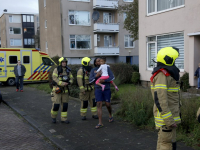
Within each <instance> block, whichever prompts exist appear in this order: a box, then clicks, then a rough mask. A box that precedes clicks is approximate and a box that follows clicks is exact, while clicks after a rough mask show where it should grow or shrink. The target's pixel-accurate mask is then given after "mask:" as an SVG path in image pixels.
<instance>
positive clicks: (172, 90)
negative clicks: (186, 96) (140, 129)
mask: <svg viewBox="0 0 200 150" xmlns="http://www.w3.org/2000/svg"><path fill="white" fill-rule="evenodd" d="M151 92H152V95H153V99H154V107H153V114H154V118H155V125H156V128H157V129H158V128H160V127H162V126H163V125H166V126H171V125H173V124H174V123H176V124H179V123H181V118H180V95H179V94H180V93H179V92H180V85H179V82H177V81H176V80H175V79H174V78H172V77H171V76H170V74H169V73H168V72H167V71H166V70H165V69H161V70H159V71H158V72H157V73H155V74H154V75H153V76H152V77H151Z"/></svg>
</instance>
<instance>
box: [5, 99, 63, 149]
mask: <svg viewBox="0 0 200 150" xmlns="http://www.w3.org/2000/svg"><path fill="white" fill-rule="evenodd" d="M2 101H3V103H4V104H6V105H7V106H9V107H10V108H11V109H12V110H14V111H15V112H16V113H18V114H19V115H20V116H21V117H23V118H24V119H25V120H26V121H27V122H28V123H29V124H30V125H31V126H33V127H34V128H35V129H36V130H38V131H39V132H40V133H41V134H42V135H43V136H44V137H46V138H47V139H49V141H51V142H52V143H53V144H54V145H56V146H57V148H59V149H61V150H63V148H62V146H61V145H60V144H58V143H57V142H55V141H54V140H53V138H52V137H50V136H49V135H50V133H48V132H46V131H44V130H43V128H40V125H39V124H38V123H37V122H36V121H35V120H34V119H32V118H31V117H29V116H28V115H26V113H24V112H22V111H20V110H19V109H17V107H15V106H13V105H12V104H10V103H9V102H6V101H5V100H2ZM48 134H49V135H48Z"/></svg>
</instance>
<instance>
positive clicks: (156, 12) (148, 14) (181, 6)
mask: <svg viewBox="0 0 200 150" xmlns="http://www.w3.org/2000/svg"><path fill="white" fill-rule="evenodd" d="M146 2H147V3H146V4H147V6H146V9H147V16H152V15H155V14H160V13H163V12H167V11H171V10H175V9H180V8H183V7H185V3H184V5H180V6H177V7H173V8H168V9H165V10H161V11H158V8H157V0H155V11H154V12H151V13H149V8H148V6H149V0H146Z"/></svg>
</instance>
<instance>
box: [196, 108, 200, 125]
mask: <svg viewBox="0 0 200 150" xmlns="http://www.w3.org/2000/svg"><path fill="white" fill-rule="evenodd" d="M197 120H198V121H199V123H200V107H199V110H198V111H197Z"/></svg>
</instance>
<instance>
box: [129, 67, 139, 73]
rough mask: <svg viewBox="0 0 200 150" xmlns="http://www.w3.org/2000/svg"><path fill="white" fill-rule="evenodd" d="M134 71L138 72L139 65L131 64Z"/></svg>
mask: <svg viewBox="0 0 200 150" xmlns="http://www.w3.org/2000/svg"><path fill="white" fill-rule="evenodd" d="M131 66H132V68H133V71H134V72H139V65H131Z"/></svg>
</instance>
